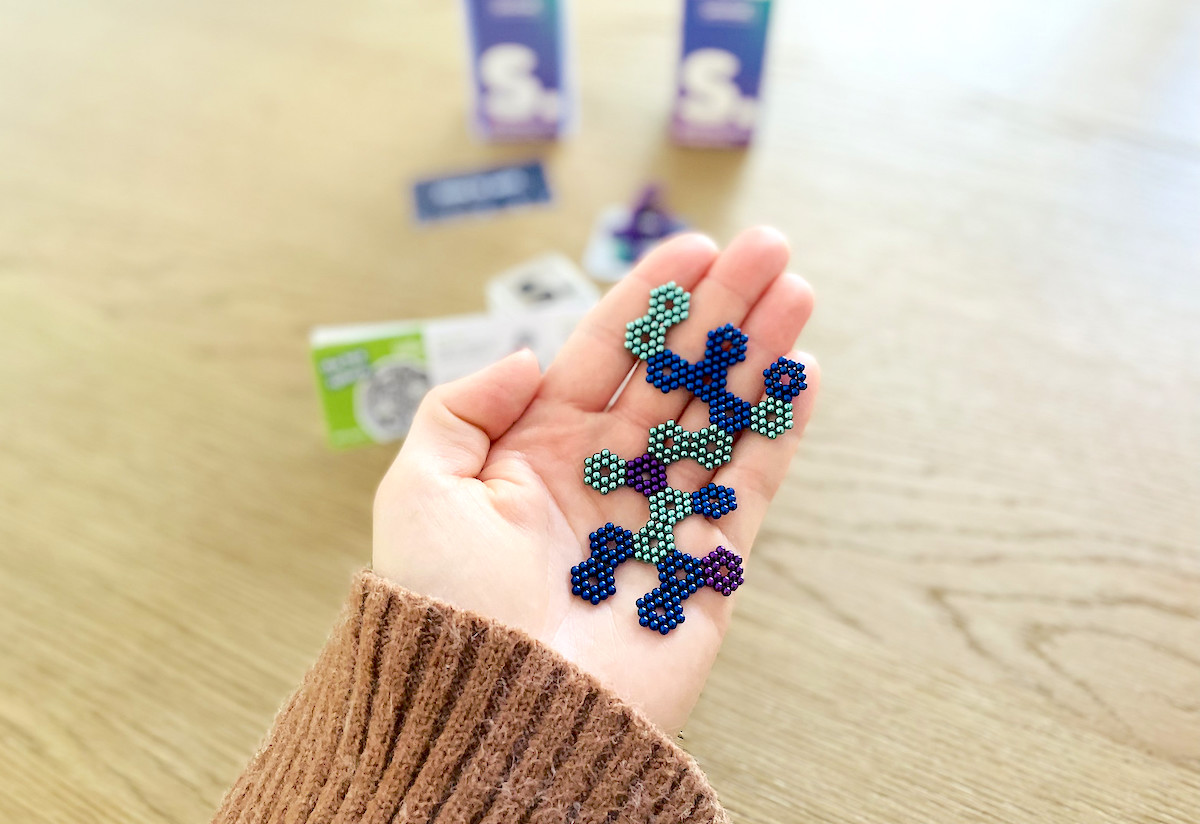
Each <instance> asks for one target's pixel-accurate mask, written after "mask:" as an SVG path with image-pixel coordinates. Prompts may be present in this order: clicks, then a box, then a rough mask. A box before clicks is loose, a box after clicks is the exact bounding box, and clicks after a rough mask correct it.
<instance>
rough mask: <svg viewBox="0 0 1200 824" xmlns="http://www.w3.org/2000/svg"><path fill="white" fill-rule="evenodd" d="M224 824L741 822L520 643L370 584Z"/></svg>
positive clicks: (364, 581) (564, 668) (541, 654)
mask: <svg viewBox="0 0 1200 824" xmlns="http://www.w3.org/2000/svg"><path fill="white" fill-rule="evenodd" d="M214 820H215V821H218V822H304V823H305V824H315V822H321V824H325V822H398V824H408V822H421V823H422V824H425V823H426V822H430V824H500V822H503V823H504V824H543V823H544V822H555V824H561V823H562V822H574V823H575V824H590V822H605V824H612V822H655V823H656V824H668V823H669V822H670V823H672V824H673V823H674V822H688V824H692V822H695V823H696V824H699V823H700V822H705V823H706V824H707V823H708V822H728V818H727V817H726V814H725V812H724V810H722V808H721V807H720V805H719V804H718V803H717V799H716V795H715V794H714V793H713V790H712V788H711V787H710V786H709V784H708V782H707V781H706V780H705V778H704V775H703V774H702V773H701V772H700V770H699V768H698V767H697V766H696V764H695V762H694V761H693V760H692V759H691V758H690V757H689V756H688V755H687V754H686V753H684V752H683V751H682V750H681V749H679V748H678V747H677V746H675V744H674V743H673V742H671V741H670V740H668V739H667V738H666V737H664V736H663V735H662V733H660V732H659V731H658V729H657V728H656V727H655V726H654V725H653V724H651V723H650V722H649V721H648V720H646V719H645V717H643V716H642V715H641V714H640V713H638V712H637V711H635V710H633V709H632V708H631V707H630V706H628V705H627V704H625V703H623V702H622V701H621V700H620V699H619V698H617V697H616V696H615V695H613V694H612V693H610V692H608V691H607V690H606V689H604V688H603V687H601V686H600V685H599V684H598V682H597V681H596V680H595V679H594V678H592V677H591V676H589V675H587V674H585V673H584V672H582V671H581V670H579V669H578V668H576V667H575V666H574V665H572V664H570V663H568V662H567V661H566V660H565V659H564V658H562V657H561V656H559V655H558V654H557V653H555V652H554V651H552V650H551V649H549V648H548V647H546V646H543V645H542V644H540V643H538V642H537V641H534V640H533V639H531V638H530V637H529V636H527V635H525V634H524V633H522V632H519V631H517V630H514V629H511V628H509V627H506V626H504V625H501V624H498V623H496V622H495V621H491V620H489V619H486V618H482V617H480V616H478V615H474V614H472V613H468V612H465V611H462V610H458V609H455V608H453V607H450V606H448V605H446V604H444V603H441V602H438V601H434V600H431V599H429V598H426V597H424V596H420V595H416V594H414V593H412V592H408V591H407V590H405V589H402V588H401V587H398V586H396V585H394V584H392V583H390V582H388V581H385V580H384V579H382V578H380V577H378V576H376V575H374V574H372V573H370V572H363V573H362V574H360V575H359V577H358V578H357V580H356V581H355V585H354V588H353V591H352V593H351V596H350V599H349V602H348V603H347V606H346V609H345V612H344V614H343V616H342V619H341V620H340V621H339V623H338V626H337V628H336V629H335V630H334V633H333V635H332V636H331V637H330V639H329V642H328V643H327V644H326V646H325V648H324V650H323V651H322V652H321V655H320V658H319V659H318V661H317V663H316V665H315V666H314V667H313V668H312V670H310V671H309V673H308V675H307V676H305V679H304V682H303V683H302V684H301V686H300V688H299V690H297V692H296V693H295V695H293V696H292V698H291V699H290V700H289V701H288V702H287V704H285V705H284V707H283V709H282V710H281V711H280V713H279V715H278V717H277V718H276V719H275V724H274V727H273V728H272V729H271V732H270V733H269V734H268V735H267V738H266V740H265V741H264V743H263V745H262V748H261V749H260V750H259V752H258V754H257V755H256V756H255V757H254V759H253V760H252V761H251V762H250V764H249V765H248V766H247V767H246V769H245V771H244V772H243V773H242V775H241V776H240V777H239V778H238V780H237V783H235V784H234V786H233V787H232V788H231V789H230V791H229V793H228V794H227V795H226V797H225V800H224V802H223V803H222V805H221V809H220V810H219V811H218V813H217V816H216V818H215V819H214Z"/></svg>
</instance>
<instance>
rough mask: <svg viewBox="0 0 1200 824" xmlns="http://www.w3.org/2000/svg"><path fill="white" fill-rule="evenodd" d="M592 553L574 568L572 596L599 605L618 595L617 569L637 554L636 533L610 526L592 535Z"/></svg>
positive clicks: (589, 540)
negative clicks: (635, 547)
mask: <svg viewBox="0 0 1200 824" xmlns="http://www.w3.org/2000/svg"><path fill="white" fill-rule="evenodd" d="M588 542H589V545H590V547H591V554H590V555H589V556H588V557H587V558H586V559H585V560H584V561H582V562H581V563H579V564H576V565H575V566H573V567H571V594H572V595H576V596H578V597H580V598H582V599H583V600H585V601H588V602H590V603H592V604H598V603H600V602H601V601H603V600H605V599H607V598H608V597H609V596H610V595H614V594H616V591H617V579H616V571H617V567H618V566H620V565H621V564H623V563H624V562H625V561H627V560H628V559H629V557H630V556H631V555H632V554H633V533H631V532H630V531H629V530H628V529H622V528H621V527H619V526H615V525H614V524H612V523H611V522H610V523H607V524H605V525H604V526H602V527H600V528H599V529H597V530H596V531H595V532H593V533H592V534H591V535H589V536H588Z"/></svg>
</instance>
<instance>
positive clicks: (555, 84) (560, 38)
mask: <svg viewBox="0 0 1200 824" xmlns="http://www.w3.org/2000/svg"><path fill="white" fill-rule="evenodd" d="M464 1H465V4H466V13H467V30H468V32H469V36H470V49H471V52H470V60H471V91H472V95H473V98H474V102H473V108H474V113H473V116H472V120H473V122H474V125H475V130H476V131H477V132H478V133H479V134H480V135H481V136H482V137H483V138H484V139H485V140H553V139H554V138H556V137H558V136H559V135H561V134H562V133H563V132H564V131H566V129H567V127H568V125H569V123H570V119H571V113H572V107H571V102H572V101H571V86H570V73H569V71H568V68H569V67H568V63H567V54H566V35H565V32H566V22H565V17H566V9H565V2H566V0H464Z"/></svg>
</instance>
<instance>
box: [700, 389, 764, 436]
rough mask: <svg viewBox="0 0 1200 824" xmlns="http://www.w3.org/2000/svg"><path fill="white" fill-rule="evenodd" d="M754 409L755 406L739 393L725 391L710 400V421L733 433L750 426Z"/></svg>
mask: <svg viewBox="0 0 1200 824" xmlns="http://www.w3.org/2000/svg"><path fill="white" fill-rule="evenodd" d="M752 411H753V407H752V406H751V405H750V404H749V403H747V402H746V401H744V400H742V399H741V398H739V397H738V396H737V395H734V394H732V393H730V392H724V393H722V394H721V396H720V397H718V398H716V399H714V400H712V401H709V403H708V421H709V423H711V424H712V425H713V426H716V427H718V428H720V429H724V430H725V431H726V432H728V433H729V434H731V435H732V434H735V433H737V432H741V431H742V430H743V429H745V428H747V427H748V426H750V415H751V412H752Z"/></svg>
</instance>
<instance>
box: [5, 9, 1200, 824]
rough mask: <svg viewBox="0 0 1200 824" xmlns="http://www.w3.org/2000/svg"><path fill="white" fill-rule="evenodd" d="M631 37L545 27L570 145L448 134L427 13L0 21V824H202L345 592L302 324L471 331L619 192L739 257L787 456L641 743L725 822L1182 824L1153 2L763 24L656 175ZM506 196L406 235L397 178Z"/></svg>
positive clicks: (1183, 604)
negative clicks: (706, 136) (724, 632)
mask: <svg viewBox="0 0 1200 824" xmlns="http://www.w3.org/2000/svg"><path fill="white" fill-rule="evenodd" d="M676 5H677V4H676V3H653V4H647V3H642V2H635V1H634V0H622V2H614V1H613V0H609V2H605V3H588V4H584V3H582V2H577V3H575V6H576V16H575V19H574V30H575V34H576V38H575V39H576V44H577V54H576V56H577V58H578V67H579V75H580V78H581V85H582V110H583V119H582V127H581V129H580V131H579V132H578V134H577V135H576V136H574V137H572V138H571V139H569V140H566V141H563V142H562V143H561V144H559V145H555V146H552V147H548V148H546V149H538V148H536V147H529V146H516V147H505V148H496V147H488V146H485V145H481V144H479V143H476V142H475V141H474V140H472V138H471V137H470V136H469V135H468V133H467V131H466V128H465V108H466V101H465V100H464V94H463V88H464V77H463V74H464V57H463V53H464V48H463V45H462V21H461V18H460V13H459V8H458V7H457V4H453V3H432V2H426V3H411V2H402V1H398V2H391V3H385V2H380V0H350V2H347V3H324V2H309V1H308V0H301V2H282V0H273V2H261V3H245V2H240V1H238V0H214V1H213V2H205V3H189V2H182V0H173V1H172V2H165V0H103V1H102V2H101V1H100V0H61V2H45V0H4V2H2V3H0V387H3V388H2V389H0V430H2V431H3V433H4V439H3V459H2V460H0V561H2V564H3V571H2V572H0V820H3V821H6V822H8V821H12V822H24V821H34V820H42V821H54V822H72V823H73V824H74V822H81V821H88V822H92V821H96V822H161V821H177V822H190V821H202V820H205V819H206V817H207V816H208V815H209V814H210V812H211V810H212V809H213V808H214V806H215V805H216V803H217V801H218V799H219V798H220V796H221V794H222V792H223V790H224V788H225V787H226V785H227V784H228V783H229V782H230V781H231V779H232V778H233V777H234V775H235V774H236V773H237V771H238V770H239V768H240V766H241V765H242V764H243V762H244V760H245V759H246V757H247V756H248V754H249V753H250V752H251V750H252V748H253V747H254V745H255V743H256V741H257V740H258V739H259V737H260V736H261V734H262V733H263V731H264V729H265V727H266V725H267V724H268V722H269V720H270V718H271V717H272V714H273V711H274V710H275V708H276V706H277V704H278V703H279V702H280V700H281V699H282V698H283V697H284V696H285V694H286V693H287V692H288V691H289V690H290V689H291V687H292V686H293V685H294V684H295V683H296V682H297V680H298V678H299V677H300V675H301V673H302V672H303V670H304V669H305V667H306V666H307V664H308V663H309V662H310V660H311V659H312V658H313V656H314V653H315V652H316V650H317V649H318V648H319V646H320V644H321V642H322V640H323V638H324V636H325V633H326V631H327V630H328V628H329V627H330V624H331V622H332V619H333V617H334V615H335V614H336V611H337V610H338V608H339V606H340V603H341V601H342V598H343V595H344V592H345V590H346V586H347V583H348V580H349V576H350V574H351V572H352V570H354V569H355V568H357V567H358V566H360V565H362V564H364V563H365V562H366V561H367V559H368V556H369V534H370V522H369V513H370V505H371V497H372V493H373V490H374V487H375V484H376V481H377V479H378V478H379V477H380V475H381V473H382V472H383V470H384V468H385V467H386V465H387V464H388V462H389V461H390V459H391V456H392V454H393V449H392V448H389V447H379V448H370V449H363V450H359V451H351V452H346V453H340V454H339V453H334V452H331V451H330V450H328V449H327V448H326V446H325V444H324V442H323V433H322V428H321V423H320V419H319V413H318V407H317V401H316V397H315V393H314V387H313V381H312V376H311V374H310V366H309V362H308V359H307V345H306V334H307V330H308V329H309V328H310V327H311V326H313V325H315V324H322V323H335V322H346V321H367V320H382V319H392V318H401V317H409V316H424V315H438V314H447V313H457V312H464V311H476V310H480V309H482V308H483V297H482V292H481V287H482V284H483V283H484V281H485V280H486V279H487V277H488V276H489V275H491V274H493V273H494V272H496V271H497V270H499V269H501V268H503V267H505V266H507V265H510V264H513V263H516V262H519V261H521V260H523V259H525V258H527V257H530V256H532V255H534V254H536V253H540V252H543V251H547V250H551V249H555V250H561V251H563V252H565V253H567V254H569V255H572V256H574V257H578V256H579V254H580V253H581V251H582V248H583V246H584V244H585V241H586V238H587V234H588V232H589V228H590V224H591V220H592V218H593V217H594V215H595V214H596V212H597V210H598V209H599V208H601V207H602V206H604V205H606V204H608V203H611V202H622V201H627V200H628V199H630V198H631V196H632V195H633V194H634V193H635V191H636V190H637V188H638V187H639V186H640V185H641V184H642V183H643V182H645V181H647V180H650V179H656V180H661V181H663V182H665V183H666V184H667V187H668V198H669V200H670V201H671V202H672V203H673V204H674V205H675V206H676V207H677V208H678V209H679V211H681V212H682V213H684V215H686V217H687V218H688V219H689V220H690V221H691V222H692V223H693V224H694V225H696V226H698V227H701V228H704V229H705V230H707V231H709V232H710V233H712V234H713V235H714V237H716V238H717V239H718V240H721V241H725V240H728V239H729V238H730V237H731V236H732V235H733V234H734V233H735V232H736V230H738V229H739V228H741V227H743V226H745V225H748V224H752V223H757V222H767V223H773V224H775V225H778V226H780V227H781V228H783V229H784V230H785V231H787V232H788V233H789V234H790V236H791V237H792V239H793V241H794V249H795V255H794V267H795V268H796V270H797V271H800V272H802V273H804V274H805V275H806V276H807V277H808V278H809V279H810V280H811V281H812V283H813V284H814V285H815V287H816V290H817V293H818V299H819V304H818V310H817V314H816V316H815V317H814V319H813V322H812V324H811V326H810V330H809V331H808V332H807V333H806V334H805V336H804V338H803V339H802V343H803V345H804V346H805V347H806V348H807V349H809V350H811V351H814V352H816V353H817V354H818V355H819V356H820V358H821V360H822V364H823V367H824V376H825V380H824V393H823V397H822V399H821V402H820V404H819V406H818V410H817V416H816V419H815V421H814V423H813V425H812V427H811V429H810V432H809V437H808V439H807V441H806V443H805V445H804V447H803V448H802V449H801V454H800V458H799V460H798V461H797V463H796V465H795V467H794V469H793V471H792V472H791V475H790V477H789V479H788V481H787V483H786V485H785V487H784V490H783V492H782V494H781V495H780V497H779V499H778V501H777V503H776V506H775V507H774V509H773V510H772V512H771V514H770V516H769V518H768V522H767V524H766V527H765V529H764V533H763V536H762V538H761V540H760V543H759V545H758V546H757V548H756V556H755V559H754V565H753V568H752V569H751V570H750V574H751V577H752V579H753V580H752V586H749V587H748V588H747V589H746V590H745V591H744V593H742V594H741V595H740V596H739V599H740V606H739V617H738V619H737V620H736V622H735V625H734V628H733V630H732V632H731V636H730V638H729V642H728V644H727V645H726V648H725V649H724V651H723V653H722V656H721V659H720V661H719V663H718V665H717V667H716V670H715V671H714V673H713V677H712V680H711V681H710V683H709V686H708V689H707V691H706V693H705V696H704V698H703V699H702V701H701V703H700V705H699V707H698V709H697V711H696V713H695V715H694V716H693V719H692V721H691V722H690V724H689V726H688V728H687V730H686V734H685V740H684V744H685V746H687V747H688V748H689V749H690V750H691V751H692V752H693V753H694V754H695V755H696V756H697V758H698V759H699V760H700V761H701V762H702V764H703V765H704V767H705V768H706V769H707V770H708V771H709V773H710V775H711V778H712V780H713V782H714V783H715V784H716V786H717V787H718V789H719V791H720V792H721V795H722V797H723V799H724V800H725V802H726V803H727V805H728V807H729V809H730V810H731V812H732V813H733V814H734V817H735V819H736V820H738V821H744V822H779V821H820V822H908V821H912V822H966V821H1003V822H1029V821H1037V822H1108V821H1112V822H1131V821H1137V822H1195V821H1196V820H1197V819H1200V411H1198V409H1200V356H1198V353H1200V279H1198V276H1200V59H1198V57H1197V55H1198V54H1200V6H1198V5H1197V4H1196V3H1194V2H1183V0H1112V2H1106V3H1087V2H1066V3H1053V4H1052V3H1044V2H1033V0H987V1H986V2H984V1H982V0H981V2H972V3H961V2H950V0H922V2H912V3H908V4H893V3H888V2H886V1H885V0H848V1H847V2H839V3H818V2H816V0H812V2H800V0H792V1H791V2H780V3H778V4H777V5H778V9H777V20H776V23H777V25H776V28H775V31H774V33H773V40H772V44H771V49H772V51H771V57H770V71H769V75H768V81H767V82H768V100H769V104H768V111H767V112H766V116H765V120H764V122H763V124H762V131H761V139H760V140H759V142H758V144H757V145H756V146H755V147H754V148H753V150H751V151H749V152H745V153H736V152H735V153H720V152H717V153H713V152H699V151H683V150H680V149H677V148H673V147H672V146H670V145H669V144H668V143H667V142H666V140H665V139H664V126H665V118H666V107H667V104H668V102H669V100H670V96H671V77H672V66H673V60H674V57H675V53H676V50H677V25H678V22H677V9H676ZM538 154H541V155H544V157H545V159H546V161H547V163H548V168H549V172H550V175H551V177H552V184H553V186H554V188H555V189H556V191H557V201H556V203H555V205H554V206H553V207H552V208H548V209H541V210H530V211H525V212H520V213H512V214H506V215H501V216H497V217H495V218H494V219H490V220H476V221H467V222H462V223H458V224H455V225H445V226H438V227H433V228H418V227H416V226H415V225H414V224H413V222H412V219H411V214H410V207H409V201H408V199H407V186H408V185H409V183H410V182H411V181H412V180H413V179H414V178H416V177H419V176H423V175H426V174H429V173H436V172H441V171H445V170H457V169H461V168H470V167H473V166H479V165H484V164H489V163H495V162H501V161H504V160H508V159H523V158H527V157H530V156H534V155H538Z"/></svg>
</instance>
